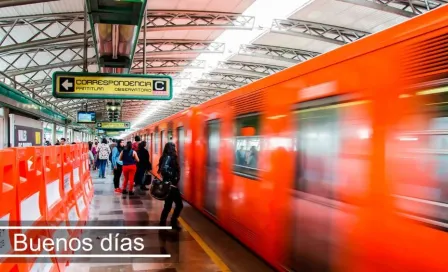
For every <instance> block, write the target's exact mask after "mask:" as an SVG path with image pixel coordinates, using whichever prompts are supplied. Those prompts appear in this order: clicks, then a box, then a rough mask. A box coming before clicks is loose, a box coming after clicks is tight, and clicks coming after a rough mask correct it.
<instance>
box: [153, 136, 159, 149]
mask: <svg viewBox="0 0 448 272" xmlns="http://www.w3.org/2000/svg"><path fill="white" fill-rule="evenodd" d="M154 154H159V133H158V132H155V133H154Z"/></svg>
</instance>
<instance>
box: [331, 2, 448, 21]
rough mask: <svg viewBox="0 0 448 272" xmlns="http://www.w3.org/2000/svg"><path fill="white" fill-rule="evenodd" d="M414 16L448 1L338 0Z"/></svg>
mask: <svg viewBox="0 0 448 272" xmlns="http://www.w3.org/2000/svg"><path fill="white" fill-rule="evenodd" d="M336 1H339V2H344V3H349V4H353V5H358V6H363V7H368V8H372V9H376V10H381V11H384V12H389V13H392V14H395V15H400V16H403V17H408V18H412V17H414V16H417V15H420V14H423V13H426V12H428V11H431V10H433V9H436V8H438V7H440V6H443V5H445V4H447V3H448V1H445V0H429V1H428V0H336Z"/></svg>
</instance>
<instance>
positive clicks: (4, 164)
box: [0, 149, 23, 272]
mask: <svg viewBox="0 0 448 272" xmlns="http://www.w3.org/2000/svg"><path fill="white" fill-rule="evenodd" d="M0 158H2V159H0V185H1V186H2V190H1V191H0V203H1V205H0V224H2V226H11V227H13V226H18V223H19V221H18V220H17V207H18V206H17V179H16V178H15V177H16V176H17V169H16V161H15V159H14V158H15V151H14V150H11V149H7V150H0ZM5 158H8V159H5ZM17 232H18V231H16V230H7V229H1V230H0V254H2V255H7V254H12V253H13V244H12V243H13V242H12V241H13V240H14V233H17ZM20 262H23V260H21V259H14V260H13V259H10V258H0V271H5V272H10V271H14V272H16V271H19V270H18V269H19V266H18V264H17V263H20Z"/></svg>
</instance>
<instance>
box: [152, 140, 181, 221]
mask: <svg viewBox="0 0 448 272" xmlns="http://www.w3.org/2000/svg"><path fill="white" fill-rule="evenodd" d="M157 172H158V173H159V174H161V175H162V178H163V181H169V182H170V183H171V190H170V192H169V195H168V196H167V198H166V199H165V205H164V207H163V210H162V213H161V215H160V225H161V226H165V225H166V220H167V218H168V214H169V213H170V211H171V208H172V207H173V202H174V203H175V204H176V207H175V208H174V212H173V215H172V216H171V226H172V227H173V229H175V230H181V228H180V226H179V222H178V218H179V216H180V213H181V211H182V209H183V207H184V205H183V202H182V197H181V195H180V191H179V188H178V187H177V186H178V184H179V180H180V166H179V162H178V158H177V153H176V146H175V145H174V143H171V142H169V143H167V144H165V147H164V149H163V154H162V156H161V157H160V159H159V169H158V171H157Z"/></svg>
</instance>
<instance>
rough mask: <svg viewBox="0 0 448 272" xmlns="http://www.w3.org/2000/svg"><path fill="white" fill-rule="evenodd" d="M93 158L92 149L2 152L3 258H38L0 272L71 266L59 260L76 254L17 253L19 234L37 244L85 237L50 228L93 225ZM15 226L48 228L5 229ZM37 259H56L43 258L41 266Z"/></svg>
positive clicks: (6, 261)
mask: <svg viewBox="0 0 448 272" xmlns="http://www.w3.org/2000/svg"><path fill="white" fill-rule="evenodd" d="M87 152H88V147H87V145H86V144H76V145H68V146H49V147H25V148H11V149H6V150H0V158H1V159H0V185H1V186H2V190H1V191H0V203H1V205H0V255H13V254H14V253H15V254H33V255H36V257H35V258H26V259H25V258H17V257H11V256H9V258H0V271H2V272H29V271H50V272H63V271H65V268H66V266H67V265H68V262H67V260H65V259H58V258H55V257H53V255H55V254H63V255H65V254H71V253H72V252H46V251H43V250H42V251H41V252H32V251H31V250H29V249H27V250H24V251H21V252H14V249H13V246H14V245H13V241H14V234H26V237H27V238H28V239H33V240H36V239H37V238H48V237H53V238H61V237H65V238H73V237H79V236H80V234H81V232H80V231H76V230H52V229H49V227H52V226H57V227H64V226H81V225H84V224H85V223H86V222H87V220H88V215H89V213H88V210H89V205H88V203H89V202H90V201H91V200H92V198H93V191H94V190H93V184H92V179H91V176H90V169H89V157H88V153H87ZM13 226H18V227H27V226H31V227H44V228H43V229H25V228H24V229H21V230H11V229H5V227H13ZM2 227H3V228H2ZM37 254H45V255H50V256H48V257H42V256H41V258H40V259H39V261H38V262H37V261H36V260H37ZM7 257H8V256H7ZM42 259H43V260H44V261H42Z"/></svg>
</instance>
